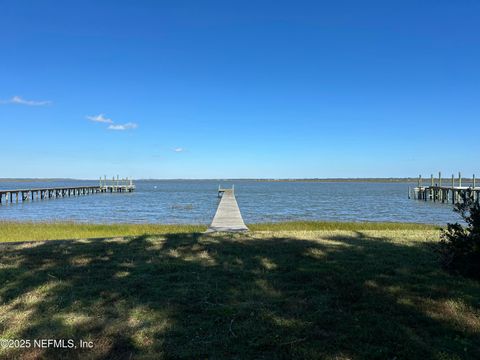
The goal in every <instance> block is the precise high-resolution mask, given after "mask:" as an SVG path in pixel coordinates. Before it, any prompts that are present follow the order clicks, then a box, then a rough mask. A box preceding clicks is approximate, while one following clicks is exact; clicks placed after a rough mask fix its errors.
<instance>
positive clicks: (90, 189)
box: [0, 177, 135, 204]
mask: <svg viewBox="0 0 480 360" xmlns="http://www.w3.org/2000/svg"><path fill="white" fill-rule="evenodd" d="M134 190H135V184H133V181H132V180H131V179H130V180H128V179H119V178H118V177H117V179H115V178H113V179H112V180H111V181H110V180H108V181H107V180H106V179H105V180H102V179H100V184H99V185H94V186H85V185H81V186H68V187H52V188H48V187H45V188H30V189H14V190H0V204H2V203H6V204H7V203H14V202H16V203H18V202H26V201H29V200H32V201H33V200H43V199H57V198H65V197H70V196H80V195H90V194H96V193H117V192H132V191H134Z"/></svg>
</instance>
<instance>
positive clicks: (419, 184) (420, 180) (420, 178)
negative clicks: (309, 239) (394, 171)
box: [418, 175, 422, 187]
mask: <svg viewBox="0 0 480 360" xmlns="http://www.w3.org/2000/svg"><path fill="white" fill-rule="evenodd" d="M421 186H422V175H418V187H421Z"/></svg>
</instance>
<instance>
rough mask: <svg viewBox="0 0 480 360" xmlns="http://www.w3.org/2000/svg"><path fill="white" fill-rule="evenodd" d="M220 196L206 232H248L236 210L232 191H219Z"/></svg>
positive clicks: (235, 201)
mask: <svg viewBox="0 0 480 360" xmlns="http://www.w3.org/2000/svg"><path fill="white" fill-rule="evenodd" d="M219 193H221V194H222V197H221V199H220V203H219V204H218V208H217V212H216V213H215V216H214V217H213V220H212V224H211V225H210V227H209V228H208V230H207V232H243V231H248V228H247V226H246V225H245V223H244V222H243V218H242V214H241V213H240V209H239V208H238V204H237V199H236V198H235V194H234V190H233V189H225V190H221V189H219Z"/></svg>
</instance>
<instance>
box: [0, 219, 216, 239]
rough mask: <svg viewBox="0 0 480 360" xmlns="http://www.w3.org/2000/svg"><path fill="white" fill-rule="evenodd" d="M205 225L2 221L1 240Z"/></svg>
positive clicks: (99, 235) (153, 231) (196, 229)
mask: <svg viewBox="0 0 480 360" xmlns="http://www.w3.org/2000/svg"><path fill="white" fill-rule="evenodd" d="M206 229H207V228H206V226H202V225H161V224H83V223H74V222H70V223H69V222H13V221H3V222H2V221H0V242H10V241H38V240H66V239H91V238H111V237H116V236H140V235H143V234H150V235H155V234H167V233H171V234H175V233H195V232H203V231H205V230H206Z"/></svg>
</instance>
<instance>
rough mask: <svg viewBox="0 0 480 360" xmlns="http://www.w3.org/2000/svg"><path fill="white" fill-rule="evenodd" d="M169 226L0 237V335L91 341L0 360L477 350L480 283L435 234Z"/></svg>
mask: <svg viewBox="0 0 480 360" xmlns="http://www.w3.org/2000/svg"><path fill="white" fill-rule="evenodd" d="M162 229H163V228H162ZM182 229H183V228H182ZM177 230H178V232H174V233H162V234H160V233H159V232H160V230H159V229H156V231H157V232H158V233H157V234H155V235H150V234H144V235H139V236H130V237H117V238H113V239H112V238H110V239H91V240H77V241H61V242H58V241H46V242H41V241H40V242H31V243H22V244H8V243H5V244H3V245H0V248H1V252H0V260H1V261H0V264H1V265H0V284H2V285H1V288H0V299H1V303H0V338H11V339H19V338H27V339H35V338H37V339H38V338H55V339H60V338H64V339H69V338H73V339H77V340H78V339H84V340H91V341H93V342H94V344H95V347H94V348H93V349H91V350H80V349H76V350H59V349H25V350H5V349H4V350H3V352H2V353H0V357H5V358H19V357H22V358H32V359H36V358H45V359H55V358H65V359H67V358H68V359H70V358H73V359H75V358H81V359H84V358H86V359H88V358H91V359H130V358H132V359H133V358H144V359H162V358H163V359H178V358H191V359H199V358H202V359H203V358H208V359H225V358H233V359H478V358H480V337H479V334H480V313H479V311H480V284H479V283H478V282H474V281H472V280H467V279H464V278H461V277H455V276H451V275H449V274H447V273H445V272H443V271H442V270H441V269H440V268H439V266H438V263H437V259H436V258H435V256H434V255H433V253H432V251H431V249H430V245H431V244H432V243H433V242H436V241H437V240H438V235H439V231H438V230H436V229H396V230H379V229H373V230H372V229H370V230H355V231H349V230H321V231H305V230H303V229H300V230H295V231H285V230H282V231H272V229H270V230H268V231H262V232H255V231H254V232H251V233H249V234H235V235H229V234H213V235H206V234H201V233H199V232H189V233H185V232H182V231H183V230H182V231H180V229H179V228H177Z"/></svg>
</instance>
